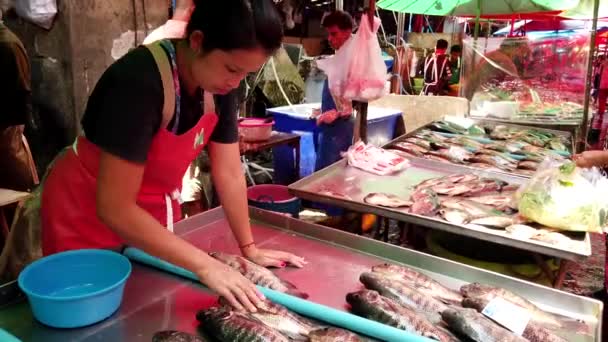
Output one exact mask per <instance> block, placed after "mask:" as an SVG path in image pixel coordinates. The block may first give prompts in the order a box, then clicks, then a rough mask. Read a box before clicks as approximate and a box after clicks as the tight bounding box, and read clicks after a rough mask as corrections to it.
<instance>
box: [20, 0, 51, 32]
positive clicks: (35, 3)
mask: <svg viewBox="0 0 608 342" xmlns="http://www.w3.org/2000/svg"><path fill="white" fill-rule="evenodd" d="M15 10H16V11H17V14H18V15H19V16H20V17H22V18H23V19H26V20H27V21H29V22H31V23H33V24H36V25H38V26H40V27H42V28H44V29H47V30H50V29H51V27H53V20H54V19H55V16H56V15H57V0H18V1H16V2H15Z"/></svg>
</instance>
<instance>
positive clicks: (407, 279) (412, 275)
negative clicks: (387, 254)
mask: <svg viewBox="0 0 608 342" xmlns="http://www.w3.org/2000/svg"><path fill="white" fill-rule="evenodd" d="M372 272H374V273H378V274H381V275H382V276H384V277H386V278H388V279H394V280H398V281H402V282H404V283H406V284H407V285H410V286H411V287H413V288H415V289H416V290H419V291H420V292H423V293H426V294H428V295H430V296H433V297H435V298H437V299H439V300H441V301H443V302H445V303H458V304H460V302H462V295H461V294H460V293H459V292H457V291H454V290H452V289H448V288H447V287H445V286H443V285H442V284H440V283H439V282H438V281H436V280H434V279H432V278H431V277H429V276H427V275H425V274H423V273H420V272H418V271H416V270H414V269H412V268H409V267H406V266H400V265H394V264H380V265H375V266H373V267H372Z"/></svg>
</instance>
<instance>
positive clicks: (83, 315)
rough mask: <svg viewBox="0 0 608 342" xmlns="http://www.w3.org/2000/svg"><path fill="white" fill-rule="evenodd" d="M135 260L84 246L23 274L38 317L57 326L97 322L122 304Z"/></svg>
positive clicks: (21, 281)
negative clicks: (132, 261)
mask: <svg viewBox="0 0 608 342" xmlns="http://www.w3.org/2000/svg"><path fill="white" fill-rule="evenodd" d="M130 274H131V263H130V262H129V259H127V258H126V257H125V256H123V255H121V254H118V253H115V252H112V251H107V250H100V249H82V250H75V251H68V252H62V253H57V254H53V255H50V256H47V257H44V258H42V259H39V260H37V261H35V262H33V263H31V264H30V265H28V266H27V267H26V268H25V269H24V270H23V271H22V272H21V274H19V279H18V283H19V287H20V288H21V290H22V291H23V292H24V293H25V294H26V295H27V297H28V299H29V302H30V305H31V307H32V312H33V314H34V317H35V318H36V319H37V320H39V321H40V322H41V323H43V324H46V325H48V326H51V327H55V328H77V327H83V326H86V325H90V324H93V323H97V322H99V321H101V320H103V319H105V318H107V317H109V316H110V315H112V314H113V313H114V312H115V311H116V310H117V309H118V307H119V306H120V303H121V301H122V294H123V291H124V287H125V283H126V281H127V278H128V277H129V275H130Z"/></svg>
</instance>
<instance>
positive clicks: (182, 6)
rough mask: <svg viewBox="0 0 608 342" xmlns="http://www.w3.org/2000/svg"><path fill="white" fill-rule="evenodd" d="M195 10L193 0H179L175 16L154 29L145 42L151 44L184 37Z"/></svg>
mask: <svg viewBox="0 0 608 342" xmlns="http://www.w3.org/2000/svg"><path fill="white" fill-rule="evenodd" d="M193 10H194V1H193V0H177V1H176V4H175V11H174V12H173V17H172V18H171V19H169V20H167V22H165V24H163V25H161V26H159V27H157V28H156V29H155V30H154V31H152V32H151V33H150V34H149V35H148V36H147V37H146V39H144V44H150V43H153V42H155V41H157V40H161V39H173V38H183V37H184V36H185V33H186V26H188V21H189V20H190V16H191V15H192V11H193Z"/></svg>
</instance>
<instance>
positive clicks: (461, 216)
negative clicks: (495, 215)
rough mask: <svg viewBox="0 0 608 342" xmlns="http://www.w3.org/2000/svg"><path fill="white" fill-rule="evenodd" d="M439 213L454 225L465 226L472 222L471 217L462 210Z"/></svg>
mask: <svg viewBox="0 0 608 342" xmlns="http://www.w3.org/2000/svg"><path fill="white" fill-rule="evenodd" d="M439 213H440V214H441V217H443V218H444V219H445V220H446V221H448V222H450V223H454V224H465V223H467V222H468V221H469V220H470V216H469V215H468V214H467V213H465V212H464V211H462V210H455V209H441V210H440V211H439Z"/></svg>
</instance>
